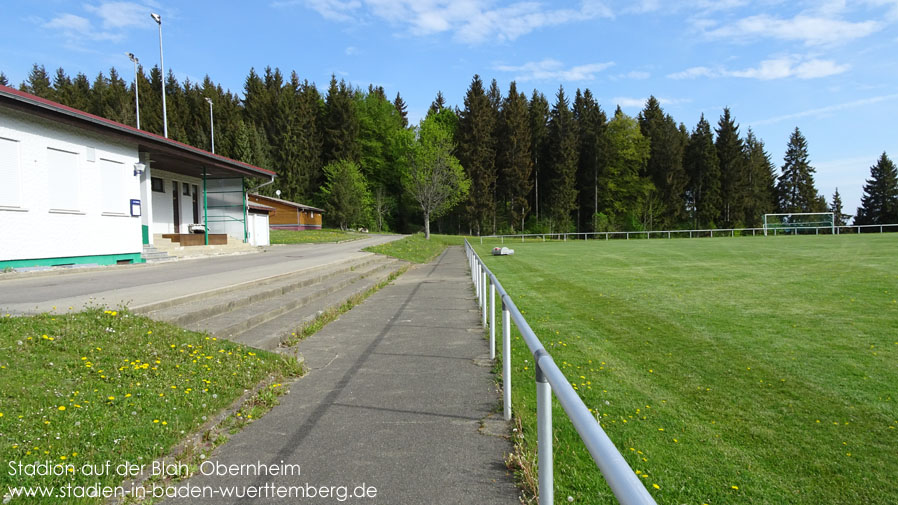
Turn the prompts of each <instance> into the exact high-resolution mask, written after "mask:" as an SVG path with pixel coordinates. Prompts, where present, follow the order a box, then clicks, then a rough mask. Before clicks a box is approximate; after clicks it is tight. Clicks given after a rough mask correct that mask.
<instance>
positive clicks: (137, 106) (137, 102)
mask: <svg viewBox="0 0 898 505" xmlns="http://www.w3.org/2000/svg"><path fill="white" fill-rule="evenodd" d="M127 54H128V58H129V59H130V60H131V62H132V63H134V108H135V109H136V110H137V129H138V130H139V129H140V93H139V92H138V89H137V88H138V84H137V64H138V63H140V60H138V59H137V56H134V53H127Z"/></svg>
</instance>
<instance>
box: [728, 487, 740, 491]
mask: <svg viewBox="0 0 898 505" xmlns="http://www.w3.org/2000/svg"><path fill="white" fill-rule="evenodd" d="M730 487H731V488H733V489H735V490H736V491H739V486H730Z"/></svg>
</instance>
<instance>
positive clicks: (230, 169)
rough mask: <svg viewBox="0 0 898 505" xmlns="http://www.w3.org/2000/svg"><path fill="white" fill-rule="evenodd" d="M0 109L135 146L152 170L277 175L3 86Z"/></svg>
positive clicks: (217, 175) (223, 174) (219, 175)
mask: <svg viewBox="0 0 898 505" xmlns="http://www.w3.org/2000/svg"><path fill="white" fill-rule="evenodd" d="M0 106H3V107H7V108H9V109H12V110H17V111H20V112H23V113H26V114H30V115H34V116H38V117H41V118H44V119H48V120H50V121H53V122H57V123H61V124H65V125H69V126H73V127H75V128H79V129H85V130H88V131H92V132H95V133H98V134H101V135H103V136H105V137H109V138H111V139H115V140H118V141H121V142H125V143H129V144H135V145H136V146H137V148H138V151H139V152H145V153H148V154H149V155H150V160H151V161H153V164H152V165H151V166H152V167H156V168H159V169H161V170H167V171H173V172H177V173H183V174H185V175H192V176H196V177H202V175H203V172H204V170H205V173H206V175H207V176H209V177H216V178H221V177H259V178H264V179H272V178H274V177H275V173H274V172H272V171H270V170H266V169H264V168H261V167H256V166H253V165H250V164H248V163H243V162H242V161H237V160H233V159H231V158H226V157H224V156H219V155H217V154H212V153H210V152H208V151H204V150H203V149H199V148H196V147H193V146H189V145H187V144H183V143H181V142H178V141H175V140H171V139H168V138H165V137H162V136H160V135H156V134H155V133H150V132H147V131H143V130H138V129H137V128H134V127H132V126H128V125H125V124H122V123H118V122H115V121H112V120H110V119H106V118H103V117H99V116H94V115H93V114H88V113H86V112H83V111H80V110H77V109H74V108H72V107H68V106H65V105H62V104H60V103H56V102H53V101H51V100H47V99H44V98H40V97H37V96H34V95H31V94H29V93H25V92H23V91H19V90H17V89H14V88H10V87H8V86H0Z"/></svg>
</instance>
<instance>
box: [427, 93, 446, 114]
mask: <svg viewBox="0 0 898 505" xmlns="http://www.w3.org/2000/svg"><path fill="white" fill-rule="evenodd" d="M445 108H446V99H445V98H443V92H442V91H437V96H436V98H434V99H433V101H432V102H430V108H429V109H427V114H428V115H430V114H436V113H438V112H440V111H441V110H443V109H445Z"/></svg>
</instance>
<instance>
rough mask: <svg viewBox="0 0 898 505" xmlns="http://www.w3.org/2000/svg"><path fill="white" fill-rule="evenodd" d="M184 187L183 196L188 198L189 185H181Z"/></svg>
mask: <svg viewBox="0 0 898 505" xmlns="http://www.w3.org/2000/svg"><path fill="white" fill-rule="evenodd" d="M183 186H184V196H190V184H187V183H186V182H185V183H184V184H183Z"/></svg>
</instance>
